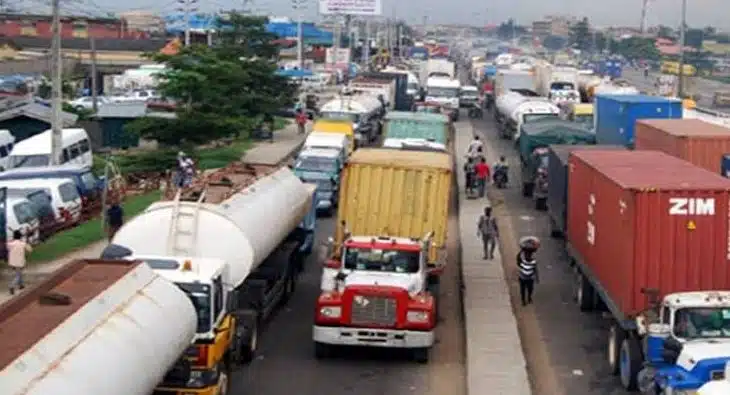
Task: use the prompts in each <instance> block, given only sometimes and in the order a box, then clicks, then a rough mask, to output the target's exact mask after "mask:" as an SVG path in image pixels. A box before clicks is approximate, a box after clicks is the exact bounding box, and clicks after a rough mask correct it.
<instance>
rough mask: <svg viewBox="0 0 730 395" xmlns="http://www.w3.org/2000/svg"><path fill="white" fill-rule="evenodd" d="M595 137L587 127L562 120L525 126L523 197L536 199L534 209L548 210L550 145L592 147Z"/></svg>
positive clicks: (522, 140)
mask: <svg viewBox="0 0 730 395" xmlns="http://www.w3.org/2000/svg"><path fill="white" fill-rule="evenodd" d="M595 143H596V135H595V133H593V131H592V130H590V129H589V128H587V127H586V126H585V125H581V124H578V123H575V122H571V121H566V120H562V119H544V120H539V121H535V122H534V123H529V124H526V125H524V126H523V127H522V133H521V134H520V139H519V147H520V162H521V165H522V166H521V167H522V195H523V196H525V197H531V198H533V199H535V208H536V209H538V210H542V211H544V210H547V194H548V173H547V168H548V156H549V153H550V151H549V149H548V146H550V145H553V144H563V145H592V144H595Z"/></svg>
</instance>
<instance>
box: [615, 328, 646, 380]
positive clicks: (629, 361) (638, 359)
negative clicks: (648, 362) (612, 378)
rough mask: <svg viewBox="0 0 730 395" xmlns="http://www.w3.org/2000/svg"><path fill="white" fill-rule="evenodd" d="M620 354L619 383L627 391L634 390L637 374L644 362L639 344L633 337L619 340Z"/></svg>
mask: <svg viewBox="0 0 730 395" xmlns="http://www.w3.org/2000/svg"><path fill="white" fill-rule="evenodd" d="M620 355H621V356H620V358H619V377H620V379H621V385H622V386H623V387H624V388H625V389H626V390H628V391H636V389H637V376H638V374H639V371H640V370H641V368H642V367H643V363H644V360H643V358H642V356H641V345H640V344H639V342H638V341H637V340H636V339H635V338H633V337H630V336H629V337H626V338H625V339H624V341H623V342H621V351H620Z"/></svg>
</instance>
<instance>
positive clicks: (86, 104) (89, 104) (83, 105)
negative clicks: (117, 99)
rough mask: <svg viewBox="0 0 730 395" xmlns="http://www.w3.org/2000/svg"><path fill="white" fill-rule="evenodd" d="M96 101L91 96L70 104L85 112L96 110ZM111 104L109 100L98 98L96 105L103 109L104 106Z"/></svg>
mask: <svg viewBox="0 0 730 395" xmlns="http://www.w3.org/2000/svg"><path fill="white" fill-rule="evenodd" d="M93 100H94V99H93V98H92V97H91V96H84V97H79V98H78V99H75V100H72V101H70V102H68V104H70V105H71V106H73V107H74V108H78V109H85V110H91V109H93V108H94V101H93ZM107 103H109V99H107V98H106V97H103V96H98V97H97V98H96V104H97V106H99V107H101V106H103V105H104V104H107Z"/></svg>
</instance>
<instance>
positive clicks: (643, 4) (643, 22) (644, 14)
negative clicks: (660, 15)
mask: <svg viewBox="0 0 730 395" xmlns="http://www.w3.org/2000/svg"><path fill="white" fill-rule="evenodd" d="M648 8H649V0H642V1H641V25H639V31H640V32H641V33H646V22H647V10H648Z"/></svg>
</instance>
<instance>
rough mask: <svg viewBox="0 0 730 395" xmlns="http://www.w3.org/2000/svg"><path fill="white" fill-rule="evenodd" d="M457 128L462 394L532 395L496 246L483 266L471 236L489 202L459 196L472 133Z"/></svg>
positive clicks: (477, 243)
mask: <svg viewBox="0 0 730 395" xmlns="http://www.w3.org/2000/svg"><path fill="white" fill-rule="evenodd" d="M456 128H457V130H456V133H455V135H456V138H455V144H454V152H455V155H456V160H455V162H456V167H457V168H456V174H457V185H458V187H459V194H458V196H459V230H460V235H461V240H460V248H461V257H462V260H461V270H462V280H463V282H464V291H463V298H464V300H463V302H464V321H465V326H466V328H465V332H466V377H467V383H466V384H467V394H469V395H477V394H478V395H486V394H493V395H531V394H532V390H531V389H530V381H529V377H528V374H527V362H526V360H525V356H524V353H523V352H522V343H521V340H520V336H519V331H518V328H517V319H516V318H515V315H514V312H513V310H512V305H511V302H510V294H509V289H508V286H507V282H506V279H505V274H504V270H503V268H502V265H501V263H500V261H501V259H502V257H501V254H500V251H499V246H498V247H497V249H496V252H495V259H493V260H491V261H490V260H484V259H483V258H482V252H483V249H482V243H481V240H479V238H478V236H477V233H476V232H477V229H476V225H477V219H478V218H479V215H481V213H482V212H483V210H484V207H485V206H487V205H488V204H489V200H488V198H482V199H466V197H465V195H464V193H463V190H464V182H465V180H464V171H463V169H462V167H463V165H464V157H463V155H462V153H463V152H465V151H466V147H467V146H468V144H469V142H470V141H471V138H472V136H473V130H472V127H471V125H470V124H469V123H468V122H460V123H458V124H457V126H456ZM488 159H492V158H488Z"/></svg>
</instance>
